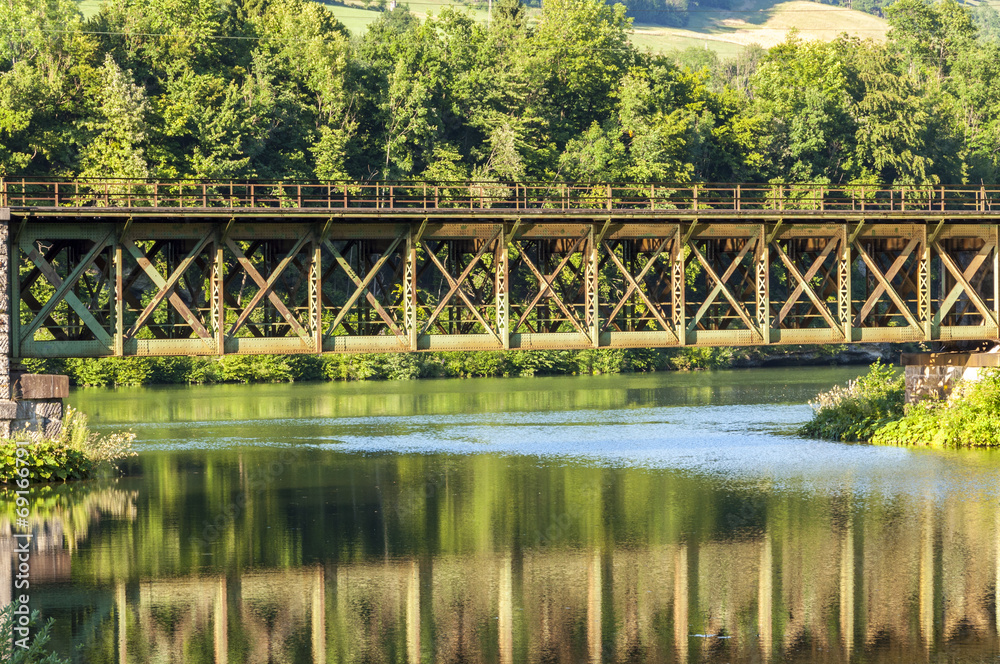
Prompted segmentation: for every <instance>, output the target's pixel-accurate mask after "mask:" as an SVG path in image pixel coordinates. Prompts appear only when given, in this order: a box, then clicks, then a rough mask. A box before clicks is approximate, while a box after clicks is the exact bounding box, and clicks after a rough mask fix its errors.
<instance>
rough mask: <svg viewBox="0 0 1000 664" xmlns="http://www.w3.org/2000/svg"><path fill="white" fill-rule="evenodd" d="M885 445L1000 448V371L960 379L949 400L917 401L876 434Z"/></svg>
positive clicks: (876, 440) (875, 436)
mask: <svg viewBox="0 0 1000 664" xmlns="http://www.w3.org/2000/svg"><path fill="white" fill-rule="evenodd" d="M872 442H873V443H876V444H881V445H920V446H929V447H1000V372H997V371H995V370H994V371H989V372H985V373H984V375H983V376H982V378H981V379H980V380H978V381H964V382H960V383H959V384H958V385H956V386H955V389H954V390H952V392H951V394H950V395H949V396H948V399H947V400H946V401H923V402H921V403H917V404H913V405H912V406H910V407H909V408H908V409H907V412H906V415H905V416H904V417H903V418H902V419H900V420H898V421H895V422H889V423H887V424H886V425H885V426H883V427H882V428H881V429H879V430H878V431H877V432H875V435H874V436H873V437H872Z"/></svg>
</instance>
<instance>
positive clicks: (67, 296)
mask: <svg viewBox="0 0 1000 664" xmlns="http://www.w3.org/2000/svg"><path fill="white" fill-rule="evenodd" d="M113 235H114V231H113V230H109V231H108V232H107V233H105V234H104V235H103V236H102V237H101V238H100V239H99V240H97V241H96V242H94V246H93V247H91V248H90V251H88V252H87V254H86V255H85V256H84V257H83V258H82V259H81V260H80V262H79V263H78V264H77V265H76V267H75V268H73V270H72V271H71V272H70V273H69V275H68V276H67V277H66V280H65V281H62V280H61V278H60V277H59V275H58V274H57V273H56V271H55V269H54V268H53V267H52V266H51V265H50V264H49V263H48V261H45V260H44V259H42V257H41V256H39V255H38V252H36V251H34V249H32V250H31V252H30V253H29V256H30V255H31V253H34V257H32V261H33V262H34V263H35V265H36V266H37V267H38V268H39V269H40V270H41V271H42V273H43V274H45V278H46V279H48V280H49V282H50V283H51V284H52V285H53V286H55V287H56V291H55V293H53V294H52V297H50V298H49V299H48V301H46V303H45V304H44V305H43V306H42V308H41V309H40V310H39V311H38V313H37V314H36V315H35V319H34V320H33V321H31V323H29V324H28V325H27V327H25V328H24V331H23V332H22V333H21V342H22V343H24V342H26V341H28V340H30V339H31V337H32V336H33V335H34V334H35V331H36V330H38V328H39V327H40V326H41V324H42V322H43V321H45V319H47V318H48V317H49V314H51V313H52V311H53V310H54V309H55V308H56V306H57V305H58V304H59V303H60V302H62V301H64V300H65V301H66V303H67V304H69V306H71V307H72V308H73V310H74V311H76V313H77V315H78V316H80V319H81V320H82V321H83V322H84V324H85V325H86V326H87V329H89V330H90V331H91V333H93V335H94V336H95V337H96V338H97V339H98V341H101V342H102V343H107V344H110V343H111V341H112V340H111V335H110V334H108V331H107V330H105V329H104V328H103V327H102V326H101V324H100V323H98V322H97V319H96V318H94V316H93V314H91V313H90V311H88V310H87V308H86V307H85V306H83V303H82V302H80V299H79V298H78V297H77V296H76V294H75V293H73V286H74V285H75V284H76V282H77V281H78V280H79V279H80V276H81V275H82V274H83V273H84V272H86V271H87V270H89V269H90V266H91V265H92V264H93V263H94V260H95V259H96V258H97V255H98V254H100V253H101V252H102V251H104V249H105V248H107V246H108V240H110V239H111V237H112V236H113ZM36 258H37V260H36Z"/></svg>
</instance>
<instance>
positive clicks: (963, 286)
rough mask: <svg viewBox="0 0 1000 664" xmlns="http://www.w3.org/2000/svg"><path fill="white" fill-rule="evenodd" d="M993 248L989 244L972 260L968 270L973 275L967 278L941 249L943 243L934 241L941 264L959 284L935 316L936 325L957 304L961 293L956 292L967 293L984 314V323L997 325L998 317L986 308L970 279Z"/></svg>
mask: <svg viewBox="0 0 1000 664" xmlns="http://www.w3.org/2000/svg"><path fill="white" fill-rule="evenodd" d="M993 247H994V244H993V243H992V242H987V243H986V244H985V245H984V246H983V248H982V249H980V250H979V254H977V255H976V257H975V258H974V259H973V260H972V262H971V263H970V265H969V267H968V268H967V270H971V273H970V274H969V275H968V276H967V275H966V274H965V273H963V271H962V270H961V269H960V268H959V267H958V265H956V264H955V261H954V260H953V259H952V257H951V256H949V255H948V253H947V252H946V251H944V249H943V248H942V247H941V243H940V242H939V241H938V240H934V249H935V250H937V252H938V256H939V257H940V258H941V262H942V263H944V266H945V267H946V268H948V271H949V272H951V274H952V276H953V277H955V281H957V282H958V283H957V284H955V286H954V287H952V289H951V292H950V293H949V294H948V297H947V298H946V299H945V303H942V305H941V309H939V310H938V313H937V314H935V316H934V323H935V324H936V325H940V323H941V319H943V318H944V314H946V313H947V310H948V309H950V308H951V307H952V305H953V304H954V303H955V300H956V299H958V295H959V293H958V292H956V291H959V290H964V291H965V293H966V295H968V296H969V299H970V300H972V304H973V305H975V307H976V309H979V313H980V314H982V316H983V320H984V321H987V322H988V323H991V324H992V325H994V326H995V325H996V324H997V319H996V317H994V315H993V312H992V311H990V309H989V307H987V306H986V303H985V302H983V299H982V298H981V297H980V296H979V293H978V292H976V289H975V288H974V287H973V286H972V284H970V283H969V277H971V276H972V275H974V274H975V273H976V272H977V271H978V270H979V267H980V265H981V264H982V261H983V260H985V259H986V257H988V256H989V253H990V251H991V250H992V249H993ZM973 268H974V269H973ZM949 300H950V301H949ZM945 304H947V309H946V308H945Z"/></svg>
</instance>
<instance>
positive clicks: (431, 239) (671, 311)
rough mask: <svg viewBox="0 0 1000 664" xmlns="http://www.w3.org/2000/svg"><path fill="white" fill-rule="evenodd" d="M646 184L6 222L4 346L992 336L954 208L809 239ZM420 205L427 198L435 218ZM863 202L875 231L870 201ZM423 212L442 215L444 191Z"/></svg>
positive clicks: (987, 271)
mask: <svg viewBox="0 0 1000 664" xmlns="http://www.w3.org/2000/svg"><path fill="white" fill-rule="evenodd" d="M185 186H186V185H185ZM659 187H660V185H657V186H656V188H655V189H647V193H649V195H650V196H652V197H653V201H654V202H655V207H656V210H655V213H656V215H655V216H652V215H642V216H636V215H634V214H632V212H629V211H622V212H619V211H618V210H614V209H612V210H611V212H610V213H609V212H608V210H606V209H601V210H599V211H597V212H593V213H589V214H584V213H582V212H581V209H580V208H574V207H573V206H574V205H575V202H574V199H573V191H574V190H573V189H571V188H570V189H564V190H562V191H561V192H560V194H559V196H558V199H557V201H556V202H557V203H558V205H559V207H558V208H555V207H553V208H536V209H530V208H529V209H521V210H519V212H520V214H518V215H517V216H515V217H513V218H510V217H507V216H505V214H502V213H498V212H497V211H496V210H495V209H491V208H486V209H482V210H480V209H478V208H474V209H472V210H471V211H470V210H469V209H465V210H458V209H450V208H449V209H444V208H442V209H441V210H439V211H438V212H436V213H424V214H421V215H420V216H413V215H410V214H409V211H403V212H399V211H398V208H397V209H394V208H388V207H383V208H378V216H375V217H371V218H368V219H366V220H364V221H361V220H359V219H351V218H348V217H346V216H338V215H336V214H330V213H329V211H326V210H324V211H323V215H322V216H317V214H316V213H314V212H313V210H312V208H303V209H304V210H306V211H308V212H309V214H305V213H303V214H301V215H300V216H297V217H289V218H284V217H281V216H280V214H281V213H282V212H284V211H285V210H286V209H297V208H280V209H279V208H275V209H274V210H273V211H271V214H270V216H267V215H264V214H263V213H262V212H261V211H259V210H258V211H252V212H245V211H237V210H232V211H230V212H229V213H227V215H226V216H213V215H211V214H206V213H205V211H204V210H201V209H200V208H199V209H195V208H193V207H190V206H189V201H188V197H189V196H191V197H193V198H192V200H194V198H197V199H198V200H200V201H201V202H205V201H207V200H210V197H211V196H212V195H214V194H212V190H211V188H210V187H208V186H206V187H205V188H204V190H202V189H201V188H198V189H197V191H196V190H194V189H191V190H188V189H185V188H184V187H175V186H173V185H171V186H170V187H167V186H160V187H157V188H156V189H155V190H153V189H150V190H149V191H151V192H153V193H155V194H156V196H157V200H158V201H162V200H164V197H166V198H170V199H171V200H174V199H176V200H177V201H178V202H179V200H180V196H181V194H183V196H184V199H185V201H188V202H185V206H184V207H183V208H181V207H180V206H178V207H176V208H172V209H169V210H166V211H158V212H157V214H159V215H160V217H159V218H157V217H155V216H152V211H151V210H147V212H150V213H151V215H150V216H146V217H142V218H139V217H136V218H135V219H134V220H132V221H123V220H122V219H121V218H120V217H118V216H116V214H112V213H111V212H113V211H109V210H108V209H104V210H103V211H102V210H99V209H97V208H92V209H88V210H87V211H86V212H81V211H80V210H78V209H75V208H70V209H66V208H54V207H49V208H45V209H44V211H45V214H41V213H40V212H39V210H42V208H36V209H33V210H31V211H26V210H19V209H15V210H12V211H11V227H12V228H16V229H18V230H17V233H16V237H15V238H12V240H11V241H10V242H9V246H10V248H11V254H12V256H11V257H12V262H13V263H14V265H15V266H16V269H14V268H13V267H12V269H11V270H10V274H11V275H12V276H11V278H10V279H9V285H8V297H9V298H11V301H12V302H15V303H16V305H15V306H14V307H12V311H20V313H21V315H20V317H19V318H17V320H12V321H11V327H12V329H13V330H15V331H16V332H17V334H16V335H15V336H14V337H13V342H14V343H13V344H12V345H13V348H12V349H11V353H12V355H13V356H14V357H25V358H28V357H88V356H111V355H118V356H130V355H217V354H218V355H221V354H259V353H326V352H341V353H357V352H399V351H420V350H499V349H508V348H510V349H519V348H520V349H529V348H546V349H560V348H636V347H667V346H681V345H698V346H719V345H758V344H800V343H813V344H819V343H844V342H845V341H846V342H874V341H880V342H884V341H897V342H898V341H958V340H989V339H997V338H998V337H1000V332H998V319H1000V317H998V312H1000V293H998V284H1000V274H998V265H1000V257H998V242H997V239H998V225H997V223H991V222H990V221H989V220H988V218H989V216H990V211H987V212H986V213H982V212H980V213H979V215H978V217H977V218H976V219H974V220H973V219H968V218H966V217H964V216H961V215H959V216H954V215H953V214H952V213H951V212H949V211H948V210H945V211H944V214H942V212H941V211H940V210H933V211H932V212H933V214H928V213H927V211H926V210H921V211H918V210H914V209H911V207H915V203H914V199H913V197H912V196H910V195H905V196H902V198H899V197H897V198H894V199H893V200H894V201H895V202H894V203H893V205H895V206H896V208H900V209H898V210H897V209H896V208H894V210H895V211H888V212H886V211H884V210H883V213H884V214H886V215H891V214H895V215H897V218H894V219H893V220H892V222H891V223H885V221H884V220H882V219H880V218H875V217H872V216H869V217H865V218H863V219H861V218H854V217H852V216H850V215H847V214H844V213H843V211H838V210H837V209H836V207H835V206H834V205H833V204H832V203H831V202H830V201H826V200H825V199H824V201H823V206H824V207H823V209H813V210H805V211H804V212H808V213H810V214H811V215H813V216H812V217H810V218H809V219H808V221H806V220H805V219H804V218H801V217H795V216H794V215H795V214H797V213H796V212H794V211H790V210H789V209H788V206H787V205H785V203H788V205H791V203H789V200H790V199H787V197H788V196H789V195H790V194H789V191H785V192H784V193H783V195H784V196H785V197H786V199H787V200H786V199H782V200H784V201H785V202H784V203H782V202H781V200H779V201H778V203H779V205H778V208H777V210H776V211H777V213H779V215H780V216H778V217H775V218H774V219H773V220H771V219H770V218H765V217H762V216H759V215H758V216H754V215H752V214H750V215H747V214H746V213H744V212H743V211H742V210H740V211H737V212H736V213H730V212H726V213H724V214H723V212H721V211H719V210H703V209H701V206H703V205H711V204H712V202H713V201H716V202H717V201H719V200H723V199H722V198H720V197H719V196H720V194H719V192H717V191H714V190H712V189H711V188H705V187H701V186H699V189H698V190H697V197H698V201H699V202H698V208H697V209H691V208H690V206H688V208H687V209H683V210H682V209H679V208H677V207H674V208H672V209H665V210H661V209H660V206H663V207H666V206H667V204H668V200H667V194H666V193H665V190H661V189H660V188H659ZM61 191H62V189H61ZM66 191H69V192H72V191H74V190H73V189H72V188H70V189H66ZM234 191H235V190H234ZM274 191H275V192H278V193H273V192H272V193H266V192H265V190H264V189H263V188H258V189H255V190H254V192H253V193H254V196H255V198H254V201H255V202H256V203H263V202H266V201H269V200H272V199H273V198H274V197H275V196H277V197H279V198H280V197H281V196H291V198H290V199H287V200H293V201H294V203H295V204H298V201H299V196H301V200H302V201H303V203H305V202H309V201H311V200H313V199H312V198H311V197H312V196H313V194H312V193H310V190H309V189H308V187H306V186H305V185H303V186H302V187H301V188H298V187H296V188H294V189H291V190H288V189H285V190H283V191H285V193H284V194H282V193H281V191H282V190H278V189H275V190H274ZM331 191H333V190H331ZM428 191H429V193H428V198H427V200H428V201H433V200H435V199H434V195H433V194H434V191H433V189H429V190H428ZM831 191H833V190H830V189H824V194H823V195H824V196H828V195H831V194H830V192H831ZM518 192H519V193H518V195H519V196H522V197H523V196H531V195H532V194H531V192H530V190H527V189H525V190H523V191H522V190H521V189H520V188H519V189H518ZM140 193H141V192H140V191H139V190H138V189H135V188H133V189H132V190H131V191H128V190H121V189H116V188H114V187H111V186H110V185H109V186H108V187H107V191H106V192H104V191H103V190H102V192H101V196H105V195H106V196H107V200H108V201H113V200H116V197H118V198H122V199H123V200H126V201H128V200H129V197H130V196H131V197H132V198H131V200H132V202H133V203H134V202H135V200H136V197H137V196H139V195H140ZM334 193H336V192H334ZM340 193H341V194H342V193H343V192H342V191H341V192H340ZM348 193H350V191H349V192H348ZM612 193H613V192H612ZM738 193H739V203H740V206H744V205H748V204H749V203H748V201H750V200H752V194H753V191H752V190H749V191H748V190H747V189H746V188H744V187H742V186H741V188H740V191H739V192H738ZM196 194H197V196H196ZM279 194H280V196H279ZM405 194H406V191H404V190H402V189H399V190H383V189H380V190H379V193H378V195H377V196H376V195H375V194H374V192H373V193H372V197H371V198H372V200H373V201H378V202H382V203H385V204H386V205H388V204H389V203H390V202H391V203H392V204H393V205H397V206H398V205H399V204H400V201H405V200H407V199H406V197H405ZM987 194H988V192H987ZM63 195H66V196H69V195H70V194H63V193H60V196H63ZM72 195H77V194H76V193H74V194H72ZM234 195H235V194H234ZM694 195H695V194H694V191H691V192H690V196H691V198H692V199H693V197H694ZM810 195H811V194H810ZM838 195H839V194H838ZM390 198H391V201H390ZM282 200H286V199H282ZM532 200H534V199H532ZM539 200H540V199H539ZM796 200H799V201H800V202H801V201H802V200H811V199H808V198H806V199H803V198H799V199H796ZM856 200H857V201H862V200H864V201H865V205H866V211H867V212H868V213H869V214H870V215H871V214H872V213H871V211H870V210H868V208H870V207H871V205H872V203H871V201H870V200H869V199H867V198H862V197H860V196H859V197H858V198H857V199H856ZM935 200H940V199H935ZM946 200H947V198H946ZM976 200H979V201H980V202H982V201H988V200H992V199H990V198H989V195H986V196H985V197H984V196H979V197H978V198H977V199H976ZM998 200H1000V199H998ZM437 202H438V204H439V205H443V201H442V199H441V198H440V192H438V198H437ZM453 202H454V201H453ZM522 202H523V201H522ZM793 202H794V201H793ZM526 204H527V203H525V205H526ZM553 205H555V203H553ZM783 206H784V207H783ZM903 207H905V210H904V209H902V208H903ZM359 209H361V208H359ZM135 210H136V209H133V212H135ZM318 210H319V208H317V212H318ZM299 211H300V212H301V210H299ZM362 211H364V210H363V209H362ZM369 212H370V211H369ZM706 212H709V213H716V214H715V216H708V215H706ZM751 212H753V210H751ZM771 212H773V211H768V214H770V213H771ZM799 212H803V211H802V210H800V211H799ZM682 213H683V215H688V216H681V215H682ZM571 214H572V218H570V216H569V215H571ZM691 215H696V216H691ZM920 215H923V216H920ZM83 221H86V223H82V222H83ZM21 267H23V268H24V270H23V273H24V275H27V276H22V274H21V273H22V270H21Z"/></svg>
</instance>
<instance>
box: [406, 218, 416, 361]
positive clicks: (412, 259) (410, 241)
mask: <svg viewBox="0 0 1000 664" xmlns="http://www.w3.org/2000/svg"><path fill="white" fill-rule="evenodd" d="M417 242H418V238H417V236H416V231H415V230H414V229H413V226H410V230H409V233H408V234H407V236H406V258H405V259H404V260H405V261H406V264H405V265H404V266H403V318H404V322H403V324H404V325H405V326H406V331H407V332H408V333H409V336H410V350H417V341H418V335H419V334H420V330H419V328H418V327H417Z"/></svg>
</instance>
